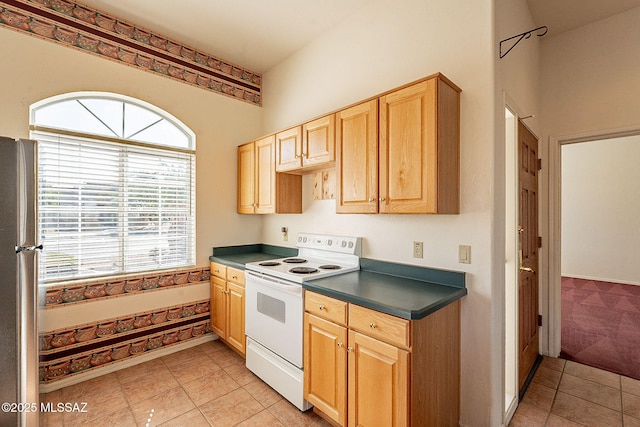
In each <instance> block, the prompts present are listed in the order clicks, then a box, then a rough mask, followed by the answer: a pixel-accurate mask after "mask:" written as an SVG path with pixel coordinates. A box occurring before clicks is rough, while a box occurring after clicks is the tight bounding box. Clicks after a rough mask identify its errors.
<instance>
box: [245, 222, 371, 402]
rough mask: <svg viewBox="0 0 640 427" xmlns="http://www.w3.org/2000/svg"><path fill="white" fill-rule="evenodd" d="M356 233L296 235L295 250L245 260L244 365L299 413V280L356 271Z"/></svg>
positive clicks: (301, 310) (301, 369) (358, 246)
mask: <svg viewBox="0 0 640 427" xmlns="http://www.w3.org/2000/svg"><path fill="white" fill-rule="evenodd" d="M361 246H362V241H361V238H359V237H344V236H330V235H319V234H310V233H300V234H298V236H297V240H296V247H297V248H298V254H297V255H296V256H293V257H286V258H277V259H273V260H267V261H259V262H252V263H248V264H246V266H245V267H246V274H245V278H246V285H245V301H246V305H245V330H246V334H247V359H246V364H247V368H248V369H249V370H251V371H252V372H253V373H254V374H256V375H258V376H259V377H260V378H262V379H263V380H264V381H265V382H266V383H267V384H269V385H270V386H271V387H272V388H274V389H275V390H276V391H278V392H279V393H280V394H281V395H283V396H284V397H285V398H286V399H287V400H289V401H290V402H291V403H293V404H294V405H295V406H297V407H298V408H299V409H300V410H302V411H304V410H307V409H309V408H310V407H311V405H310V404H309V403H308V402H307V401H306V400H304V397H303V386H304V366H303V363H302V360H303V354H302V352H303V348H302V347H303V336H302V334H303V314H304V303H303V292H302V286H301V284H302V282H304V281H308V280H314V279H319V278H323V277H328V276H334V275H337V274H344V273H348V272H351V271H356V270H359V269H360V255H361V252H362V247H361Z"/></svg>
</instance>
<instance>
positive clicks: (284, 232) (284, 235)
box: [280, 227, 289, 242]
mask: <svg viewBox="0 0 640 427" xmlns="http://www.w3.org/2000/svg"><path fill="white" fill-rule="evenodd" d="M280 232H281V233H282V240H284V241H285V242H286V241H288V240H289V229H288V228H287V227H280Z"/></svg>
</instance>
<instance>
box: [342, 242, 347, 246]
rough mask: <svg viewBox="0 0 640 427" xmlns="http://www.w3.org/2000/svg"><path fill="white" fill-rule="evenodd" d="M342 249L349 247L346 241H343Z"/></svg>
mask: <svg viewBox="0 0 640 427" xmlns="http://www.w3.org/2000/svg"><path fill="white" fill-rule="evenodd" d="M342 247H343V248H346V247H347V242H346V241H345V240H343V241H342Z"/></svg>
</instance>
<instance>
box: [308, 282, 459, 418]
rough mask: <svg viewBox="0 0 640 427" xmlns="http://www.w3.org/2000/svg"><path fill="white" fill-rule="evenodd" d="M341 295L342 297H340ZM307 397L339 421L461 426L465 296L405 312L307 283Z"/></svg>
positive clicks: (324, 412) (320, 410)
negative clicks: (412, 314) (425, 310)
mask: <svg viewBox="0 0 640 427" xmlns="http://www.w3.org/2000/svg"><path fill="white" fill-rule="evenodd" d="M340 303H341V304H340ZM305 310H306V312H305V315H304V366H305V387H304V392H305V398H306V399H307V400H308V401H309V402H310V403H312V404H313V405H314V406H315V407H314V411H316V412H317V413H318V414H319V415H321V416H322V417H324V418H327V419H329V420H331V421H332V422H334V423H336V424H338V425H341V426H349V427H355V426H358V427H360V426H362V427H378V426H379V427H402V426H421V427H422V426H438V427H440V426H457V425H458V419H459V413H460V390H459V389H460V303H459V302H457V301H456V302H454V303H452V304H449V305H448V306H446V307H444V308H442V309H440V310H438V311H436V312H435V313H432V314H430V315H429V316H427V317H425V318H423V319H420V320H413V321H410V320H406V319H401V318H399V317H395V316H390V315H388V314H384V313H380V312H377V311H375V310H370V309H368V308H364V307H361V306H357V305H355V304H350V303H346V302H344V301H340V300H336V299H334V298H330V297H326V296H323V295H319V294H317V293H313V292H309V291H307V292H306V294H305Z"/></svg>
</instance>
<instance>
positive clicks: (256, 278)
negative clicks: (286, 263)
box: [245, 271, 303, 368]
mask: <svg viewBox="0 0 640 427" xmlns="http://www.w3.org/2000/svg"><path fill="white" fill-rule="evenodd" d="M245 278H246V283H245V293H246V305H245V330H246V334H247V336H248V337H250V338H252V339H253V340H255V341H257V342H258V343H260V344H262V345H263V346H264V347H266V348H267V349H269V350H271V351H272V352H274V353H275V354H277V355H278V356H280V357H282V358H283V359H285V360H287V361H289V362H290V363H292V364H293V365H295V366H297V367H299V368H302V319H303V306H302V286H300V285H299V284H296V283H293V282H288V281H285V280H279V279H276V278H273V277H271V276H267V275H264V274H260V273H256V272H254V271H247V274H246V276H245Z"/></svg>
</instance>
